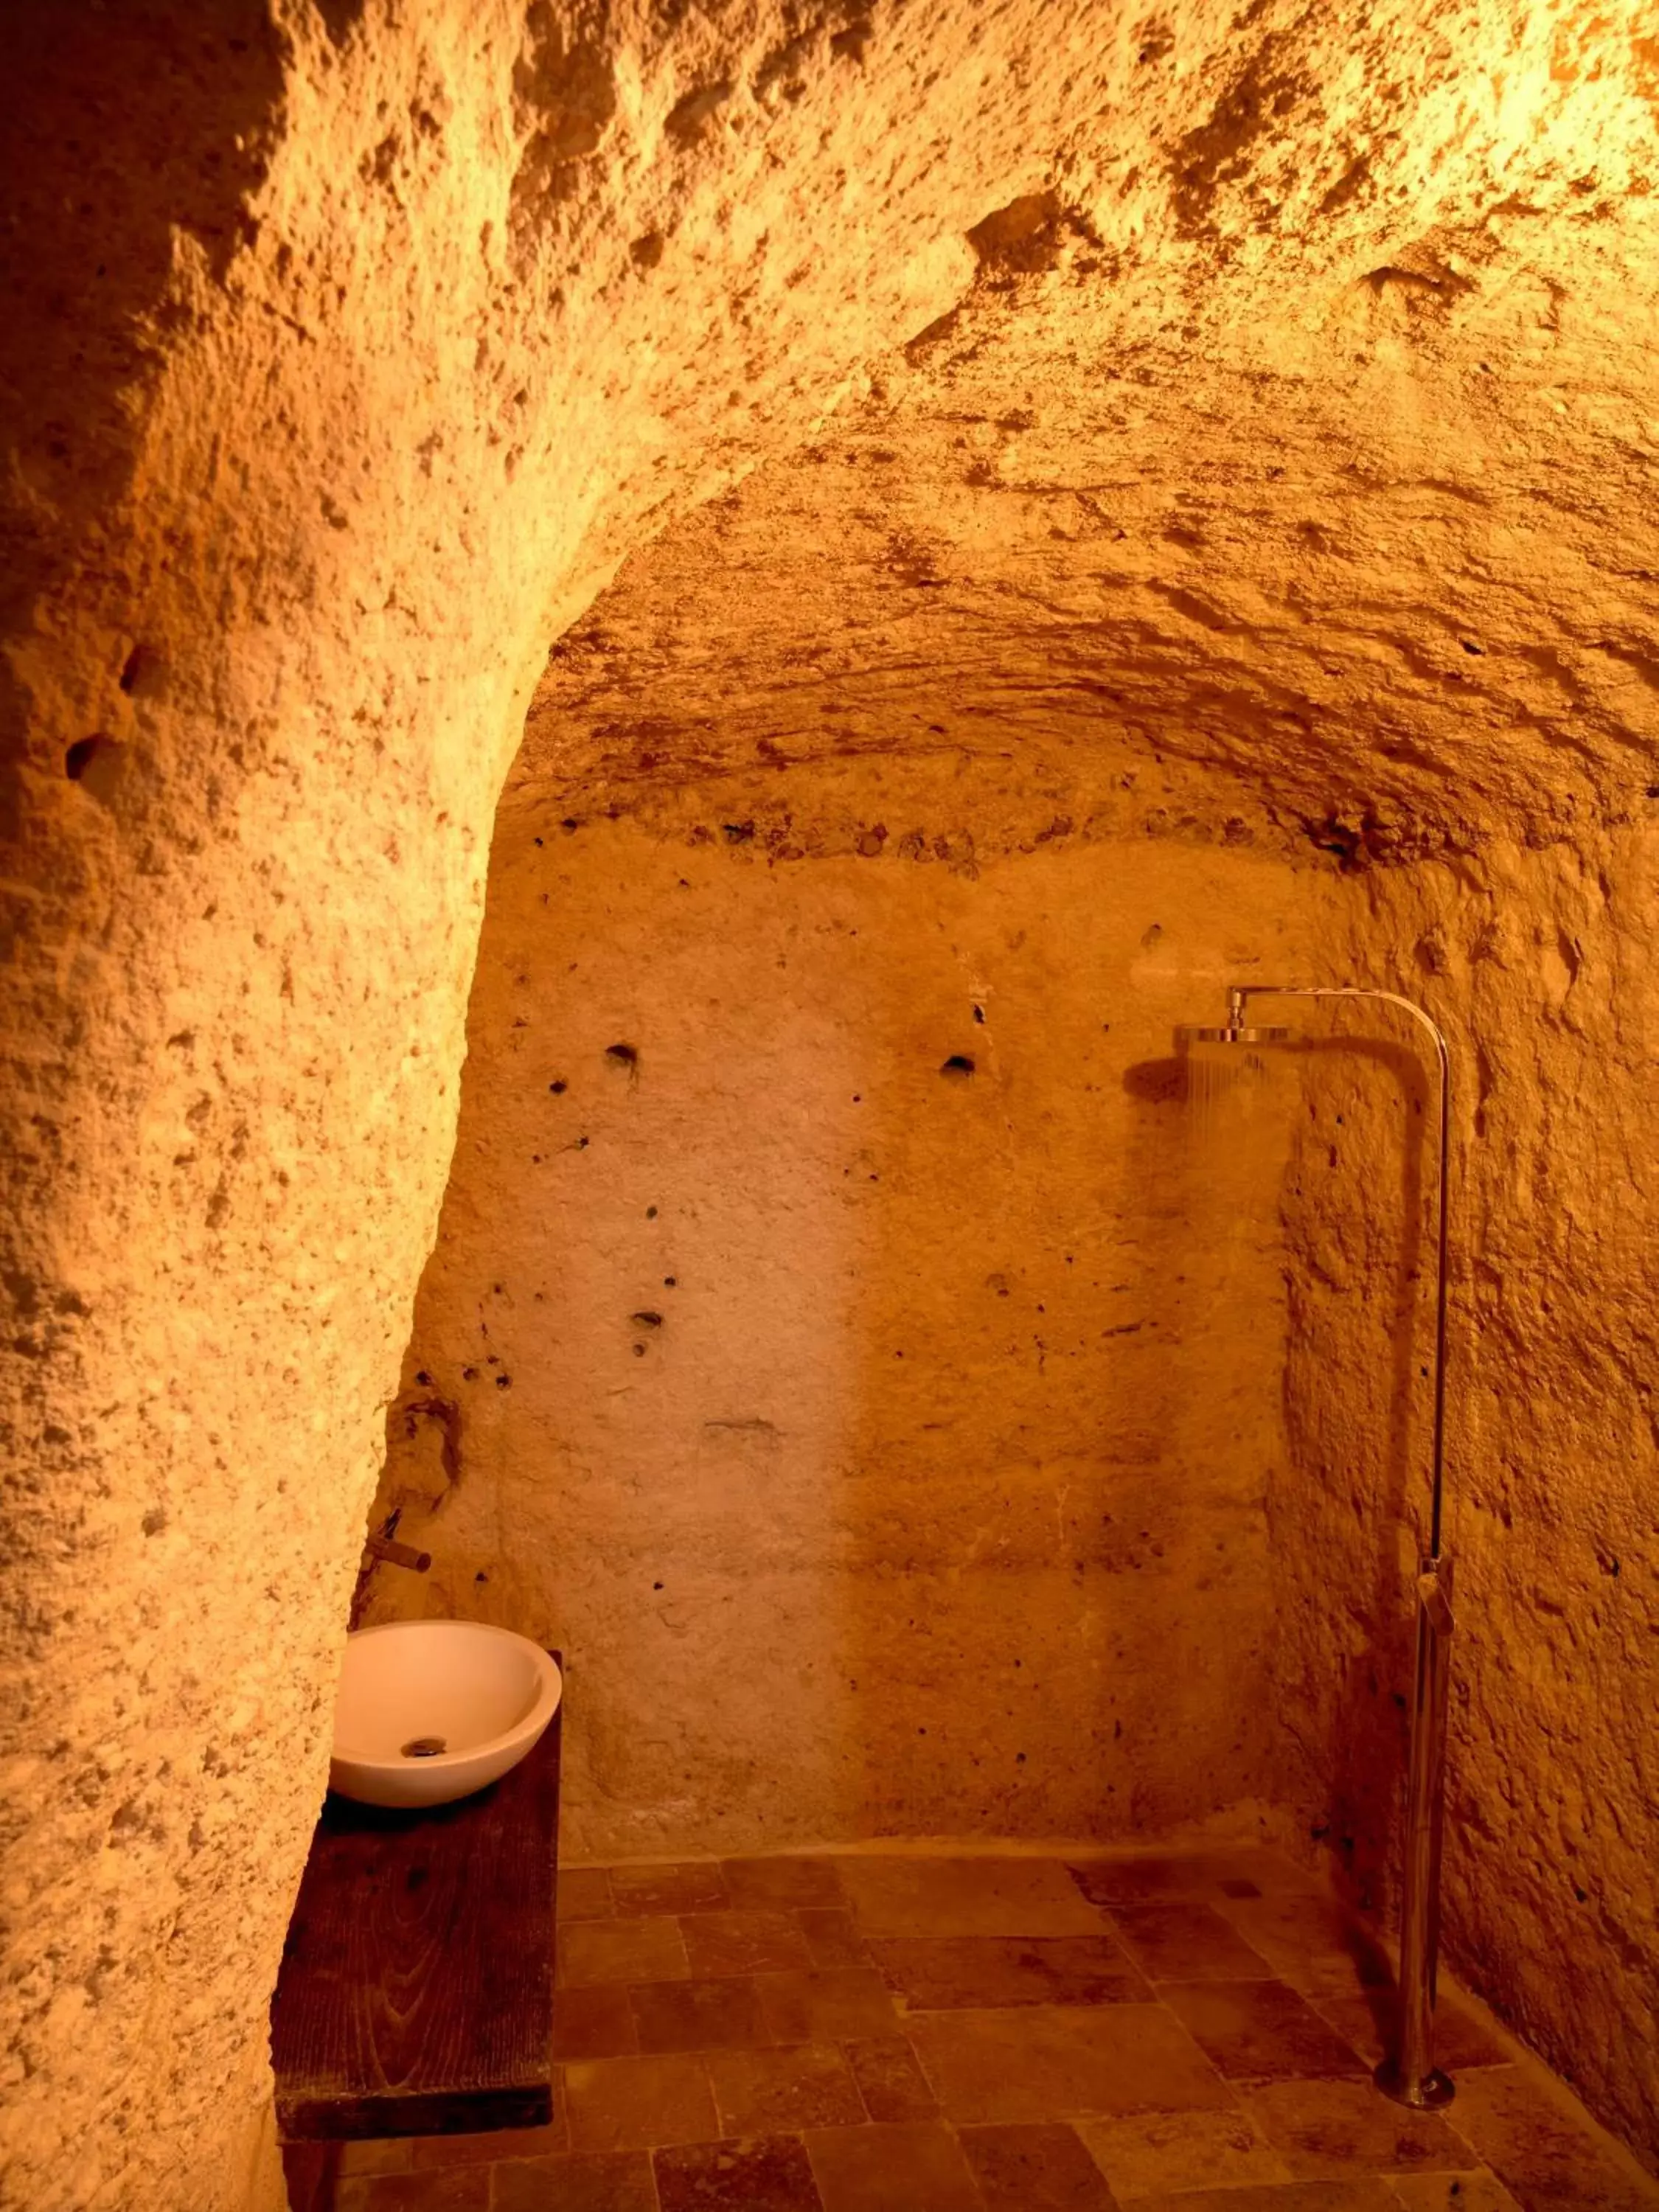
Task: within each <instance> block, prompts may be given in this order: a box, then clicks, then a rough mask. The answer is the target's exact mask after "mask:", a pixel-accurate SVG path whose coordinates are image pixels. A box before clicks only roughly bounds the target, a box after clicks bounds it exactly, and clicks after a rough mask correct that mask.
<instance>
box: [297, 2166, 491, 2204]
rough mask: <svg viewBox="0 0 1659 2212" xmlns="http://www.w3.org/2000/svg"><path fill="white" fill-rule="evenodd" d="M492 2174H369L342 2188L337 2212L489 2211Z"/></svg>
mask: <svg viewBox="0 0 1659 2212" xmlns="http://www.w3.org/2000/svg"><path fill="white" fill-rule="evenodd" d="M490 2171H491V2169H490V2168H489V2166H433V2167H429V2168H428V2171H427V2172H424V2173H382V2174H368V2175H365V2176H363V2177H362V2179H357V2180H354V2181H343V2182H342V2183H341V2184H340V2185H339V2188H338V2190H337V2191H336V2194H335V2198H334V2205H335V2212H489V2176H490Z"/></svg>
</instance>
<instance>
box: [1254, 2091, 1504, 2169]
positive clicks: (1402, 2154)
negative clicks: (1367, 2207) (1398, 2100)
mask: <svg viewBox="0 0 1659 2212" xmlns="http://www.w3.org/2000/svg"><path fill="white" fill-rule="evenodd" d="M1246 2102H1247V2103H1248V2105H1249V2109H1250V2111H1251V2112H1253V2113H1254V2114H1255V2118H1256V2120H1257V2122H1258V2124H1260V2126H1261V2132H1262V2134H1263V2135H1265V2136H1267V2140H1268V2142H1270V2143H1272V2145H1273V2148H1274V2149H1275V2150H1276V2151H1278V2152H1279V2154H1280V2156H1281V2157H1282V2158H1283V2159H1284V2160H1285V2164H1286V2165H1287V2166H1289V2167H1290V2169H1291V2176H1292V2178H1293V2179H1296V2180H1297V2181H1313V2180H1316V2179H1318V2178H1319V2177H1320V2176H1321V2175H1322V2174H1331V2175H1334V2176H1337V2177H1342V2176H1352V2175H1354V2174H1359V2173H1422V2172H1430V2171H1433V2170H1437V2171H1439V2172H1455V2171H1456V2169H1457V2168H1458V2167H1460V2166H1478V2165H1479V2164H1480V2160H1479V2159H1478V2158H1475V2157H1472V2156H1471V2155H1470V2153H1469V2148H1468V2144H1467V2143H1466V2142H1463V2141H1462V2137H1461V2136H1458V2135H1457V2134H1455V2132H1454V2130H1453V2129H1452V2128H1451V2127H1450V2126H1449V2125H1448V2124H1447V2122H1446V2121H1445V2120H1444V2119H1443V2118H1441V2117H1440V2116H1439V2115H1438V2114H1437V2113H1435V2112H1412V2111H1409V2110H1408V2109H1407V2106H1404V2105H1396V2104H1395V2102H1394V2101H1393V2100H1392V2099H1391V2098H1389V2097H1385V2096H1384V2095H1383V2092H1382V2091H1381V2090H1380V2089H1378V2088H1376V2087H1374V2086H1373V2085H1372V2084H1371V2083H1370V2082H1369V2081H1272V2082H1269V2083H1268V2084H1267V2087H1265V2088H1261V2089H1256V2090H1254V2091H1253V2092H1251V2093H1250V2094H1249V2097H1248V2098H1247V2100H1246Z"/></svg>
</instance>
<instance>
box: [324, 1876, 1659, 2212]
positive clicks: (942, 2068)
mask: <svg viewBox="0 0 1659 2212" xmlns="http://www.w3.org/2000/svg"><path fill="white" fill-rule="evenodd" d="M559 1905H560V1928H561V1934H560V1958H559V1981H560V1987H559V1994H558V1998H557V2022H556V2056H557V2057H558V2059H559V2062H560V2083H559V2095H558V2099H557V2102H556V2113H555V2118H554V2120H553V2123H552V2124H551V2125H550V2126H549V2127H546V2128H543V2129H531V2130H519V2131H517V2132H515V2133H513V2134H510V2135H496V2136H459V2137H448V2138H435V2137H427V2138H423V2139H420V2140H416V2141H412V2142H403V2141H397V2142H381V2143H362V2144H355V2145H351V2146H349V2147H348V2148H347V2149H346V2150H345V2151H344V2153H343V2156H342V2160H341V2172H340V2175H339V2178H338V2179H337V2183H336V2185H335V2190H334V2204H335V2207H336V2212H442V2208H450V2212H732V2208H737V2207H742V2208H744V2212H1113V2208H1114V2207H1117V2208H1121V2212H1402V2208H1405V2209H1406V2212H1517V2208H1519V2212H1659V2185H1656V2184H1655V2183H1654V2182H1653V2181H1651V2180H1650V2179H1647V2178H1646V2177H1645V2176H1644V2175H1643V2174H1642V2173H1641V2172H1640V2171H1639V2169H1638V2167H1637V2166H1636V2165H1635V2164H1634V2162H1633V2161H1632V2160H1631V2159H1630V2158H1629V2156H1628V2155H1627V2154H1626V2153H1625V2152H1623V2151H1622V2150H1620V2148H1619V2147H1618V2146H1617V2145H1616V2144H1615V2143H1613V2141H1612V2140H1611V2138H1610V2137H1608V2136H1606V2135H1604V2134H1603V2133H1602V2132H1601V2130H1599V2129H1598V2128H1596V2127H1595V2124H1594V2123H1593V2122H1592V2121H1591V2120H1589V2118H1588V2117H1587V2116H1586V2115H1585V2113H1584V2112H1583V2110H1582V2108H1581V2107H1580V2106H1577V2104H1576V2103H1575V2102H1574V2101H1573V2100H1572V2099H1571V2097H1570V2096H1569V2095H1568V2094H1567V2093H1566V2092H1565V2090H1564V2089H1563V2088H1562V2087H1560V2085H1559V2083H1557V2082H1555V2081H1553V2080H1552V2079H1551V2077H1550V2076H1549V2075H1547V2074H1546V2073H1545V2072H1544V2071H1543V2069H1541V2067H1539V2066H1538V2065H1537V2064H1536V2063H1534V2061H1532V2060H1531V2059H1529V2058H1528V2057H1525V2056H1524V2055H1523V2054H1522V2053H1521V2052H1519V2051H1517V2050H1516V2048H1515V2046H1514V2045H1511V2044H1510V2043H1509V2042H1508V2041H1507V2039H1504V2037H1502V2036H1501V2035H1500V2034H1498V2033H1496V2032H1495V2031H1494V2030H1493V2029H1492V2027H1489V2026H1487V2025H1486V2024H1485V2023H1484V2022H1483V2021H1481V2020H1480V2019H1479V2018H1477V2017H1476V2015H1475V2014H1474V2011H1473V2010H1472V2009H1468V2008H1462V2007H1460V2006H1458V2005H1457V2004H1456V2003H1455V2001H1454V2002H1447V2003H1446V2004H1444V2005H1443V2008H1442V2021H1441V2047H1442V2050H1443V2053H1444V2055H1445V2057H1446V2058H1447V2060H1448V2063H1450V2064H1451V2065H1453V2066H1454V2068H1455V2071H1456V2075H1457V2083H1458V2094H1457V2099H1456V2101H1455V2104H1454V2105H1453V2106H1452V2107H1451V2109H1450V2111H1449V2113H1447V2114H1446V2115H1445V2116H1444V2117H1439V2118H1437V2117H1433V2116H1430V2115H1425V2114H1417V2113H1412V2112H1403V2111H1401V2109H1400V2108H1399V2107H1398V2106H1394V2105H1391V2104H1389V2103H1388V2102H1387V2101H1386V2100H1384V2099H1383V2098H1382V2097H1380V2096H1379V2095H1378V2094H1377V2093H1376V2090H1375V2089H1374V2088H1373V2087H1371V2083H1370V2066H1371V2063H1372V2062H1373V2061H1374V2059H1375V2057H1376V2054H1377V2052H1378V2051H1379V2050H1380V2048H1381V2046H1382V2042H1383V2038H1384V2037H1385V2036H1386V2034H1387V2033H1388V2024H1389V2006H1390V2003H1391V2002H1392V1991H1391V1984H1390V1979H1389V1968H1388V1960H1387V1957H1386V1954H1384V1953H1383V1951H1382V1949H1381V1948H1379V1946H1378V1945H1377V1944H1376V1942H1375V1940H1374V1939H1373V1938H1372V1937H1371V1936H1369V1935H1368V1934H1367V1933H1366V1931H1365V1930H1364V1929H1363V1928H1362V1927H1360V1926H1359V1925H1358V1923H1356V1922H1354V1921H1352V1919H1351V1918H1350V1917H1348V1916H1347V1915H1346V1914H1345V1913H1344V1912H1343V1911H1341V1910H1340V1908H1339V1907H1338V1906H1336V1905H1334V1904H1333V1902H1332V1901H1331V1899H1329V1897H1328V1895H1326V1894H1325V1893H1323V1892H1322V1891H1319V1890H1317V1889H1316V1888H1315V1887H1313V1886H1312V1884H1311V1883H1310V1882H1309V1881H1306V1880H1305V1879H1304V1877H1303V1876H1301V1875H1298V1874H1297V1872H1296V1871H1295V1870H1294V1869H1291V1867H1289V1866H1287V1865H1286V1864H1285V1863H1284V1862H1282V1861H1280V1860H1279V1859H1276V1858H1274V1857H1272V1856H1271V1855H1270V1854H1268V1853H1267V1852H1263V1851H1256V1850H1231V1851H1215V1852H1208V1853H1195V1854H1191V1855H1188V1856H1172V1855H1170V1854H1169V1853H1163V1854H1160V1855H1158V1856H1156V1857H1154V1856H1151V1855H1147V1854H1140V1855H1134V1856H1131V1855H1113V1856H1110V1857H1105V1856H1099V1855H1091V1856H1086V1857H1084V1856H1080V1857H1077V1858H1075V1859H1072V1860H1061V1859H1058V1858H1038V1857H1025V1856H1012V1855H1011V1856H1008V1857H988V1856H987V1857H960V1858H927V1857H917V1856H915V1855H914V1854H901V1853H893V1854H884V1855H868V1856H866V1855H862V1854H858V1855H848V1856H845V1857H810V1858H808V1857H795V1858H787V1857H781V1858H769V1859H734V1860H727V1861H726V1862H724V1863H714V1862H708V1863H697V1864H690V1865H665V1866H629V1867H614V1868H611V1869H602V1868H580V1869H569V1870H567V1871H566V1872H565V1873H564V1874H562V1875H561V1877H560V1900H559Z"/></svg>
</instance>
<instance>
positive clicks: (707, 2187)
mask: <svg viewBox="0 0 1659 2212" xmlns="http://www.w3.org/2000/svg"><path fill="white" fill-rule="evenodd" d="M655 2165H656V2172H657V2194H658V2197H659V2199H660V2201H661V2206H662V2212H820V2200H819V2197H818V2191H817V2183H816V2182H815V2181H814V2180H813V2179H812V2167H811V2161H810V2160H809V2159H808V2158H807V2155H806V2147H805V2144H804V2143H802V2142H800V2141H799V2138H798V2137H796V2136H787V2135H775V2136H760V2137H759V2138H758V2139H757V2140H756V2141H754V2142H713V2143H695V2144H688V2145H686V2146H684V2148H681V2149H678V2150H659V2152H658V2153H657V2154H656V2160H655Z"/></svg>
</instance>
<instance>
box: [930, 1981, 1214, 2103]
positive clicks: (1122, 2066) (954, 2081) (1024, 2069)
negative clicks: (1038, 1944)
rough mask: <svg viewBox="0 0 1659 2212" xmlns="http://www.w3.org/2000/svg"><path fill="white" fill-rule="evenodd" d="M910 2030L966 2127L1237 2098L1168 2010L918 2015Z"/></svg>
mask: <svg viewBox="0 0 1659 2212" xmlns="http://www.w3.org/2000/svg"><path fill="white" fill-rule="evenodd" d="M906 2027H907V2029H908V2034H909V2037H910V2040H911V2042H912V2043H913V2044H914V2045H915V2052H916V2057H918V2059H919V2060H920V2061H921V2070H922V2072H923V2073H924V2074H925V2075H927V2080H928V2082H929V2084H930V2085H931V2087H932V2088H933V2092H934V2094H935V2095H936V2096H937V2097H938V2099H939V2104H940V2106H942V2107H943V2109H944V2111H945V2114H946V2115H947V2117H948V2118H951V2119H954V2120H960V2121H963V2122H964V2123H974V2122H989V2121H1011V2120H1021V2121H1034V2120H1036V2121H1040V2120H1052V2119H1058V2118H1063V2117H1066V2116H1068V2115H1070V2114H1073V2113H1087V2112H1172V2111H1184V2110H1186V2109H1188V2107H1191V2108H1194V2109H1201V2108H1202V2107H1204V2106H1215V2105H1227V2104H1230V2103H1231V2098H1230V2096H1229V2095H1228V2093H1227V2090H1226V2087H1225V2084H1224V2083H1223V2082H1222V2081H1221V2080H1220V2078H1219V2076H1218V2075H1217V2074H1216V2072H1215V2070H1214V2069H1213V2068H1212V2066H1210V2064H1209V2063H1207V2061H1206V2059H1205V2057H1204V2056H1203V2054H1202V2052H1201V2051H1200V2050H1199V2049H1198V2046H1197V2045H1195V2044H1194V2042H1193V2041H1192V2040H1191V2039H1190V2038H1189V2037H1188V2035H1187V2033H1185V2031H1184V2030H1183V2029H1182V2027H1180V2026H1179V2025H1178V2024H1177V2023H1176V2021H1174V2020H1173V2019H1171V2017H1170V2015H1169V2014H1168V2013H1167V2012H1165V2011H1164V2008H1163V2007H1162V2006H1160V2005H1102V2006H1099V2007H1097V2008H1087V2009H1084V2008H1065V2009H1062V2008H1059V2007H1051V2008H1045V2007H1040V2006H1030V2007H1026V2008H1022V2009H1019V2010H1015V2011H1006V2012H934V2013H918V2014H915V2015H913V2016H912V2017H911V2019H910V2020H908V2021H907V2022H906Z"/></svg>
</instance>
